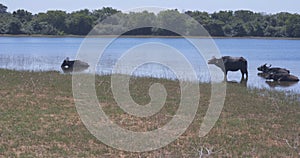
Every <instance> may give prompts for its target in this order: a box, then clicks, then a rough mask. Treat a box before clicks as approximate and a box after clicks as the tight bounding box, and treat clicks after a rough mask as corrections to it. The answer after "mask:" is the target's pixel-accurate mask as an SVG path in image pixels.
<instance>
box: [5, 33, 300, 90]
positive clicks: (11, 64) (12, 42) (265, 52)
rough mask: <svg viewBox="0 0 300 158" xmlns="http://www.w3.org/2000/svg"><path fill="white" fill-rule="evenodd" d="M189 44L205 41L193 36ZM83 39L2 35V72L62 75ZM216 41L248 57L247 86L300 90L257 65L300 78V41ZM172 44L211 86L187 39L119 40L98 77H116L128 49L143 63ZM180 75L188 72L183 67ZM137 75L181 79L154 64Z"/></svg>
mask: <svg viewBox="0 0 300 158" xmlns="http://www.w3.org/2000/svg"><path fill="white" fill-rule="evenodd" d="M90 40H91V41H94V42H91V43H90V44H91V47H93V46H95V45H98V44H99V43H105V42H107V41H108V40H112V39H109V38H106V39H99V38H98V39H97V38H94V39H90ZM190 40H191V41H193V40H194V41H197V40H203V39H197V38H193V39H190ZM83 41H84V38H68V37H66V38H46V37H0V68H5V69H14V70H31V71H48V70H56V71H60V72H62V70H61V68H60V65H61V63H62V61H63V60H64V59H65V58H66V57H70V59H74V58H76V55H77V53H78V51H79V50H82V45H81V44H82V42H83ZM214 42H215V44H216V46H217V48H218V49H219V51H220V53H221V55H223V56H224V55H230V56H243V57H244V58H246V59H247V60H248V71H249V79H248V81H247V83H246V84H247V86H248V87H259V88H261V87H263V88H272V89H273V88H274V89H279V90H287V91H295V92H298V93H299V92H300V83H295V84H292V85H286V84H283V85H277V84H274V83H272V82H270V83H269V82H268V83H267V82H266V80H265V79H263V78H261V77H259V76H257V73H258V71H257V67H258V66H260V65H262V64H264V63H268V64H272V66H274V67H284V68H287V69H289V70H290V71H291V74H293V75H295V76H298V77H300V40H285V39H274V40H273V39H214ZM157 43H159V44H160V45H158V44H157ZM142 45H143V46H142ZM153 45H155V47H153ZM167 46H170V47H172V48H174V49H176V50H177V51H179V52H181V53H182V54H183V56H184V57H185V58H186V59H187V60H188V61H189V62H190V63H191V65H192V66H193V68H194V70H195V72H196V73H197V77H198V78H199V80H200V81H203V82H207V81H209V80H210V74H209V72H208V68H207V67H208V66H207V64H206V63H207V61H205V60H204V58H203V57H202V56H201V54H199V52H197V50H196V49H195V48H194V47H193V46H192V45H191V43H189V42H188V41H187V40H185V39H183V38H119V39H117V40H114V41H113V43H112V44H110V45H109V46H107V47H106V49H105V51H104V52H103V54H102V56H101V57H99V60H97V61H98V62H97V63H96V67H95V68H96V73H97V74H110V73H112V68H113V67H114V66H115V64H116V63H117V61H118V60H119V59H120V58H121V57H122V56H123V55H124V54H125V53H126V52H128V51H133V52H134V51H136V52H140V55H141V56H140V58H141V59H142V58H143V57H144V58H147V57H148V56H149V53H150V52H156V54H159V53H164V52H165V51H167V50H171V48H167ZM174 49H173V50H172V51H174ZM85 51H86V52H85V53H86V56H89V52H91V51H92V50H89V49H86V50H85ZM143 53H144V54H143ZM147 53H148V54H147ZM137 59H138V58H137ZM137 59H136V60H137ZM162 60H165V61H167V62H170V63H176V62H178V60H177V59H176V58H173V57H172V56H168V57H162ZM133 62H134V61H133ZM126 66H127V65H122V67H123V68H124V70H120V71H116V73H124V72H125V73H126V72H127V71H126V70H125V69H126ZM122 71H123V72H122ZM180 71H182V72H186V70H184V69H182V70H180ZM86 72H91V70H86ZM132 74H134V75H137V76H151V77H161V78H170V79H174V78H176V75H175V73H174V72H173V71H172V70H171V69H170V68H168V67H167V66H163V65H161V64H158V63H155V62H152V63H147V64H143V65H140V66H139V67H138V68H136V69H135V70H134V71H133V72H132ZM240 78H241V74H240V72H229V73H228V80H229V81H233V82H235V81H236V82H239V81H240Z"/></svg>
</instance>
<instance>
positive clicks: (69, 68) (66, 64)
mask: <svg viewBox="0 0 300 158" xmlns="http://www.w3.org/2000/svg"><path fill="white" fill-rule="evenodd" d="M88 67H89V64H88V63H86V62H83V61H80V60H69V58H68V57H67V58H66V59H65V60H64V61H63V63H62V64H61V69H62V70H63V71H64V72H65V73H68V72H80V71H83V70H86V69H87V68H88Z"/></svg>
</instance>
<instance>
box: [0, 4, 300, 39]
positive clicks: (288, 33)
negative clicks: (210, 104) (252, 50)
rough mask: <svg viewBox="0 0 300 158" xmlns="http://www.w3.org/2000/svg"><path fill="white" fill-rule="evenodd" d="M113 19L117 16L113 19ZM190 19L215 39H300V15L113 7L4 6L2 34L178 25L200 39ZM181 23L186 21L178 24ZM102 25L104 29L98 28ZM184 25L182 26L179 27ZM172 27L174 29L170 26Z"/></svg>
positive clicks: (154, 31)
mask: <svg viewBox="0 0 300 158" xmlns="http://www.w3.org/2000/svg"><path fill="white" fill-rule="evenodd" d="M112 15H113V16H112ZM184 15H185V16H186V15H189V16H190V17H192V18H193V19H195V20H196V21H197V22H199V23H200V24H201V25H202V26H203V27H204V28H205V29H206V30H207V31H208V32H209V34H210V35H211V36H221V37H222V36H224V37H245V36H254V37H300V15H299V14H291V13H287V12H280V13H277V14H265V13H255V12H252V11H249V10H238V11H219V12H214V13H208V12H203V11H185V12H184V13H180V12H179V11H178V10H176V9H174V10H165V11H161V12H159V13H157V14H154V13H151V12H147V11H144V12H130V13H123V12H121V11H120V10H117V9H113V8H111V7H103V8H102V9H96V10H92V11H90V10H88V9H84V10H79V11H74V12H71V13H67V12H65V11H61V10H50V11H47V12H45V13H38V14H32V13H30V12H28V11H26V10H24V9H19V10H16V11H13V12H12V13H10V12H7V7H6V6H5V5H3V4H0V34H25V35H32V34H41V35H87V34H88V33H89V32H90V31H91V30H92V28H95V29H94V31H95V32H94V33H95V34H105V35H119V34H120V33H123V34H124V31H126V28H131V27H134V26H141V23H142V25H145V26H147V25H149V26H151V25H153V24H156V23H158V24H160V25H161V26H163V25H170V24H172V25H174V24H176V26H174V29H175V30H176V29H177V30H179V31H178V32H180V33H184V35H197V33H195V32H194V30H195V29H194V27H195V24H194V22H193V21H191V20H189V19H188V18H185V16H184ZM178 21H180V22H181V21H184V22H183V23H182V22H181V23H178ZM99 22H101V25H97V24H98V23H99ZM178 25H180V26H178ZM168 27H172V26H168ZM125 34H126V35H161V36H172V35H178V34H177V33H174V32H171V31H169V30H164V29H160V28H152V27H144V28H139V29H135V30H131V31H128V32H126V33H125Z"/></svg>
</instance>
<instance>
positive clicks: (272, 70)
mask: <svg viewBox="0 0 300 158" xmlns="http://www.w3.org/2000/svg"><path fill="white" fill-rule="evenodd" d="M271 66H272V65H269V66H267V64H264V65H262V66H260V67H258V68H257V70H258V71H262V72H263V73H267V74H279V73H280V74H289V73H290V70H287V69H284V68H280V67H272V68H271Z"/></svg>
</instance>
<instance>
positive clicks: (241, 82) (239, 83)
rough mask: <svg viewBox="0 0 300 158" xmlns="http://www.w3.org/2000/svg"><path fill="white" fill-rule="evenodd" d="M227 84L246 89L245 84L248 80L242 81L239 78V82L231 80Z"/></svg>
mask: <svg viewBox="0 0 300 158" xmlns="http://www.w3.org/2000/svg"><path fill="white" fill-rule="evenodd" d="M227 83H228V84H237V85H240V86H243V87H247V83H248V79H243V78H241V80H240V81H236V80H231V81H227Z"/></svg>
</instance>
